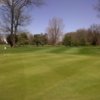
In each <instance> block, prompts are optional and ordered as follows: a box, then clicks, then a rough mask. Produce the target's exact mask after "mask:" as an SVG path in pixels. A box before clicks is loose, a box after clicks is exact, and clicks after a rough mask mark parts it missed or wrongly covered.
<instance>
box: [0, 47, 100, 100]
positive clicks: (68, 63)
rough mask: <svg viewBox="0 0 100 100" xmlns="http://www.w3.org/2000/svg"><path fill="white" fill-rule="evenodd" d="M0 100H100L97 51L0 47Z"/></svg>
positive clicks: (95, 48) (98, 53)
mask: <svg viewBox="0 0 100 100" xmlns="http://www.w3.org/2000/svg"><path fill="white" fill-rule="evenodd" d="M0 100H100V47H32V46H24V47H17V48H9V47H8V48H7V50H3V46H1V47H0Z"/></svg>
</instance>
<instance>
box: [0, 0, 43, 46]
mask: <svg viewBox="0 0 100 100" xmlns="http://www.w3.org/2000/svg"><path fill="white" fill-rule="evenodd" d="M41 4H43V1H42V0H0V13H1V15H2V20H3V21H1V23H2V28H3V31H5V32H9V33H10V38H11V39H10V40H11V44H10V45H11V47H13V46H15V35H16V33H17V32H18V29H19V28H20V26H23V25H25V23H26V22H28V21H29V18H30V16H29V13H28V12H27V11H28V9H29V8H30V7H32V6H39V5H41ZM27 13H28V14H27Z"/></svg>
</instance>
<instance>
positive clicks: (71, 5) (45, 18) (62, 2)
mask: <svg viewBox="0 0 100 100" xmlns="http://www.w3.org/2000/svg"><path fill="white" fill-rule="evenodd" d="M45 2H46V4H45V5H44V6H42V7H39V8H33V9H32V10H31V11H30V13H31V15H32V22H31V24H29V26H28V30H29V31H30V32H31V33H33V34H35V33H41V32H46V27H47V26H48V22H49V20H50V19H52V18H53V17H58V18H61V19H62V20H63V23H64V25H65V27H64V32H71V31H75V30H77V29H80V28H88V27H89V26H90V25H92V24H99V23H100V18H98V17H97V13H98V12H97V11H96V10H95V9H94V6H95V5H96V4H97V0H45Z"/></svg>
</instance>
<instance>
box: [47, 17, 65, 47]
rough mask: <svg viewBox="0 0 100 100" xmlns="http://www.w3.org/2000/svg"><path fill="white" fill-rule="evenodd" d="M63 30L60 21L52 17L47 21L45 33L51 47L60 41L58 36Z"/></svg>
mask: <svg viewBox="0 0 100 100" xmlns="http://www.w3.org/2000/svg"><path fill="white" fill-rule="evenodd" d="M63 28H64V24H63V21H62V19H60V18H56V17H54V18H52V19H51V20H50V21H49V25H48V28H47V33H48V40H49V43H50V44H52V45H56V44H57V42H58V41H59V40H60V36H61V35H62V33H63Z"/></svg>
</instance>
